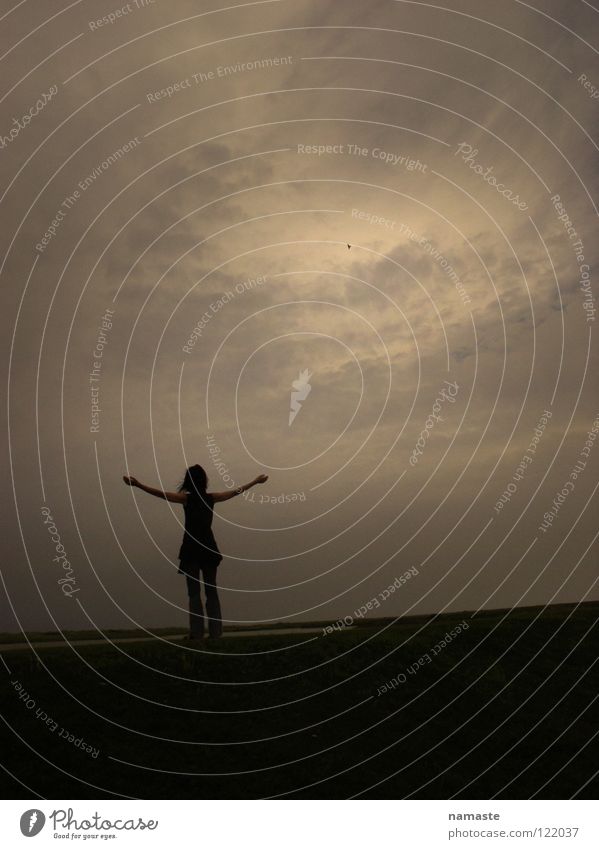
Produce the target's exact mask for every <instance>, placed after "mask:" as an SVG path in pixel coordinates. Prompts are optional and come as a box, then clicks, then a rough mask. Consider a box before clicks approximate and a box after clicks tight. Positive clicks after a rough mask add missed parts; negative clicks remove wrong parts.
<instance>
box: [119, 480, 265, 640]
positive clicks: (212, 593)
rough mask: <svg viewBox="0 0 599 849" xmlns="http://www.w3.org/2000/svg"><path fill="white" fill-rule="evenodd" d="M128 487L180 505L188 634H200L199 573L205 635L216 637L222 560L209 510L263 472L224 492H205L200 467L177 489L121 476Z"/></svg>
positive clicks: (196, 636)
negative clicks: (220, 564) (160, 486)
mask: <svg viewBox="0 0 599 849" xmlns="http://www.w3.org/2000/svg"><path fill="white" fill-rule="evenodd" d="M123 480H124V481H125V483H126V484H127V485H128V486H138V487H139V488H140V489H143V491H144V492H149V493H150V495H155V496H156V497H157V498H164V499H166V501H174V502H175V503H177V504H182V505H183V509H184V510H185V534H184V536H183V542H182V544H181V548H180V550H179V560H180V565H179V574H180V575H185V576H186V578H187V592H188V594H189V637H190V639H192V640H199V639H201V638H202V637H203V636H204V609H203V607H202V596H201V594H200V572H201V573H202V578H203V579H204V593H205V594H206V614H207V618H208V634H209V635H210V637H220V635H221V634H222V630H223V626H222V620H221V612H220V602H219V600H218V589H217V585H216V570H217V568H218V564H219V563H220V561H221V560H222V559H223V558H222V554H221V553H220V551H219V550H218V546H217V544H216V540H215V539H214V534H213V533H212V510H213V507H214V504H215V502H217V501H227V500H228V499H229V498H234V497H235V496H236V495H240V494H241V493H242V492H245V491H246V490H247V489H250V487H252V486H255V484H257V483H265V482H266V481H267V480H268V476H267V475H258V477H257V478H254V480H253V481H250V483H246V484H243V486H238V487H237V489H231V490H228V491H227V492H207V487H208V478H207V476H206V472H205V471H204V469H203V468H202V466H199V465H195V466H190V467H189V468H188V469H187V471H186V472H185V477H184V478H183V483H182V484H181V486H180V487H179V489H178V491H177V492H164V491H163V490H162V489H155V488H154V487H152V486H146V485H145V484H143V483H140V482H139V481H138V480H137V479H136V478H133V477H130V476H127V475H125V476H124V477H123Z"/></svg>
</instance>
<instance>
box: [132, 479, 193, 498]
mask: <svg viewBox="0 0 599 849" xmlns="http://www.w3.org/2000/svg"><path fill="white" fill-rule="evenodd" d="M123 480H124V481H125V483H126V484H127V486H137V487H139V488H140V489H143V491H144V492H148V493H149V494H150V495H155V496H156V498H164V499H165V500H166V501H174V502H176V503H177V504H185V502H186V501H187V493H186V492H165V490H163V489H156V488H155V487H153V486H146V485H145V484H144V483H140V482H139V481H138V480H137V478H134V477H131V475H123Z"/></svg>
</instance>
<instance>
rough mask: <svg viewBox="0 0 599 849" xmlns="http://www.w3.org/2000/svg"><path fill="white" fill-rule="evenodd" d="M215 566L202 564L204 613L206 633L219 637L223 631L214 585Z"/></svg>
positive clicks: (216, 591)
mask: <svg viewBox="0 0 599 849" xmlns="http://www.w3.org/2000/svg"><path fill="white" fill-rule="evenodd" d="M217 568H218V566H202V575H203V577H204V592H205V593H206V613H207V615H208V633H209V635H210V636H211V637H220V635H221V634H222V632H223V623H222V618H221V612H220V601H219V598H218V589H217V586H216V570H217Z"/></svg>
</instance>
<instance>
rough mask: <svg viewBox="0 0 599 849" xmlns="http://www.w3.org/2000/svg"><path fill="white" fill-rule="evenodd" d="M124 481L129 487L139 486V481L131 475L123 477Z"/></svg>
mask: <svg viewBox="0 0 599 849" xmlns="http://www.w3.org/2000/svg"><path fill="white" fill-rule="evenodd" d="M123 480H124V481H125V483H126V484H127V486H139V481H138V480H137V478H134V477H132V476H131V475H123Z"/></svg>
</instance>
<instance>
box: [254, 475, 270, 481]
mask: <svg viewBox="0 0 599 849" xmlns="http://www.w3.org/2000/svg"><path fill="white" fill-rule="evenodd" d="M267 480H268V475H258V477H257V478H256V483H266V481H267Z"/></svg>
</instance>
